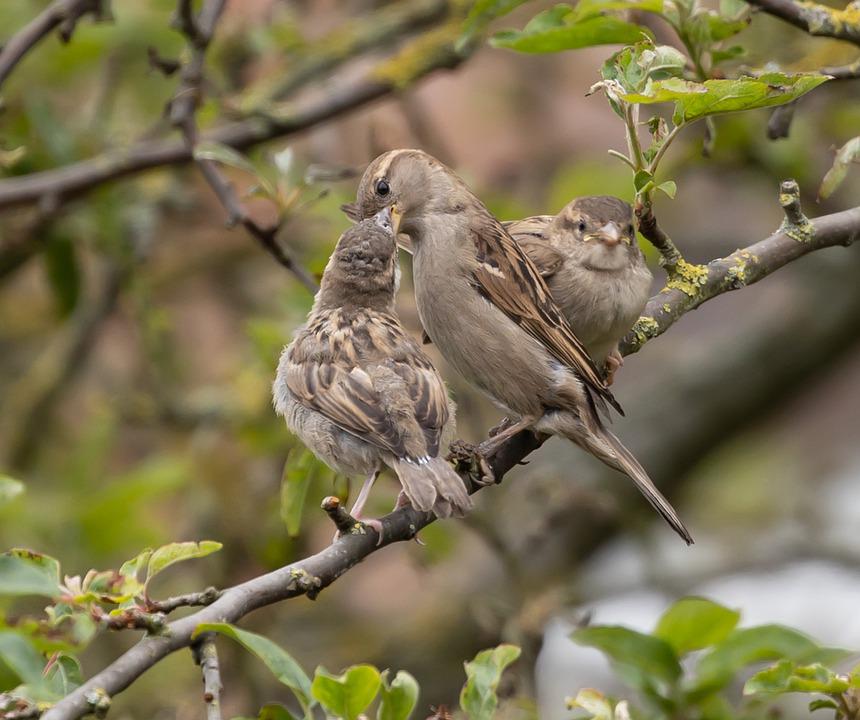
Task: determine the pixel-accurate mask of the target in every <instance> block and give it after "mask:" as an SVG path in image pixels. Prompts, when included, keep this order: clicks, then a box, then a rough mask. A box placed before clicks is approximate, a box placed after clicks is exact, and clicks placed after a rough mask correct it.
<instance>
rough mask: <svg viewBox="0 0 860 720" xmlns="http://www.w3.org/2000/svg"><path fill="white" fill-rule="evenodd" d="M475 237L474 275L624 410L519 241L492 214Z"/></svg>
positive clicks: (494, 299) (490, 296)
mask: <svg viewBox="0 0 860 720" xmlns="http://www.w3.org/2000/svg"><path fill="white" fill-rule="evenodd" d="M472 239H473V241H474V243H475V248H476V251H477V253H476V259H477V261H478V264H477V267H476V268H475V270H474V271H473V279H474V283H475V286H476V287H477V289H478V291H479V292H480V293H481V294H482V295H483V296H484V297H485V298H486V299H487V300H489V301H490V302H491V303H492V304H493V305H495V306H496V307H497V308H499V310H501V311H502V312H504V313H505V314H506V315H507V316H508V317H509V318H511V320H513V321H514V322H515V323H517V325H519V326H520V327H522V328H523V329H524V330H525V331H526V332H527V333H529V335H531V336H532V337H534V338H536V339H537V340H539V341H540V342H541V343H542V344H543V345H544V347H546V349H547V350H548V351H549V352H550V353H551V354H552V356H553V357H555V358H556V359H557V360H558V361H559V362H561V363H563V364H565V365H567V366H568V367H569V368H571V369H572V370H573V371H574V372H575V373H576V374H577V375H578V376H579V377H580V378H581V379H582V380H583V381H584V382H585V384H586V386H587V387H588V388H589V389H590V390H591V391H592V392H593V393H594V394H595V395H596V396H597V397H598V398H600V399H602V400H605V401H606V402H608V403H609V404H610V405H612V406H613V407H614V408H615V409H616V410H618V412H620V413H621V414H622V415H623V414H624V412H623V410H622V409H621V406H620V405H619V404H618V402H617V401H616V400H615V398H614V397H613V395H612V393H611V392H610V390H609V388H608V387H607V386H606V383H605V381H604V380H603V377H602V376H601V374H600V371H599V370H598V369H597V366H596V365H595V364H594V361H593V360H592V359H591V357H590V356H589V354H588V352H587V351H586V349H585V347H584V346H583V344H582V343H581V342H580V341H579V339H578V338H577V337H576V335H575V334H574V332H573V330H572V329H571V327H570V324H569V323H568V322H567V320H566V319H565V317H564V315H563V314H562V312H561V310H560V309H559V308H558V306H557V305H556V304H555V302H554V301H553V299H552V296H551V295H550V293H549V289H548V288H547V286H546V283H545V282H544V280H543V278H541V275H540V271H539V270H538V268H537V267H536V266H535V263H534V262H533V261H532V260H531V259H530V258H529V256H528V255H527V254H526V253H525V252H524V251H523V249H522V248H521V247H520V246H519V244H518V243H517V242H516V241H515V240H514V239H513V238H512V237H511V236H510V234H509V233H508V232H507V231H506V230H505V229H504V228H503V227H502V226H501V225H500V224H499V223H498V221H497V220H496V219H495V218H493V217H492V216H487V217H486V218H484V220H483V221H482V222H481V224H480V226H479V227H476V228H475V229H474V230H473V232H472Z"/></svg>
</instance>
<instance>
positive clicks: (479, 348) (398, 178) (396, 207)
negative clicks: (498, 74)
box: [356, 150, 692, 543]
mask: <svg viewBox="0 0 860 720" xmlns="http://www.w3.org/2000/svg"><path fill="white" fill-rule="evenodd" d="M356 203H357V204H356V207H357V209H358V211H359V213H360V216H361V217H365V218H366V217H371V216H373V215H374V214H376V213H377V212H379V211H380V209H381V208H385V207H389V206H390V207H392V209H393V212H394V214H395V216H399V218H400V225H399V228H400V232H403V233H406V234H407V235H408V236H409V237H410V240H411V243H412V246H413V277H414V285H415V299H416V304H417V308H418V315H419V317H420V318H421V322H422V324H423V326H424V328H425V329H426V330H427V332H428V334H429V335H430V337H431V338H433V342H434V343H435V344H436V346H437V347H438V348H439V351H440V352H441V353H442V355H443V356H445V358H446V359H447V360H448V362H450V363H451V365H452V366H453V367H454V368H455V369H456V370H457V371H458V372H460V373H461V374H462V375H463V376H464V377H465V378H466V379H467V380H469V381H470V382H471V383H472V384H474V385H476V386H477V387H478V388H479V389H481V390H482V391H484V392H485V393H486V394H487V395H489V396H490V398H492V399H493V400H494V401H495V402H496V403H497V404H498V405H500V406H501V407H503V408H504V409H505V410H507V411H508V412H510V413H513V414H515V415H517V416H518V420H517V421H516V422H515V423H514V424H512V425H511V426H509V427H508V428H507V429H505V430H504V431H502V432H500V433H499V434H498V435H496V436H495V437H493V438H492V439H490V440H489V441H487V442H486V443H485V444H484V446H483V447H484V452H485V454H487V455H489V454H491V453H492V452H493V451H494V450H496V449H497V448H498V447H499V446H500V445H501V444H502V443H504V442H505V441H506V440H507V439H508V438H509V437H511V436H512V435H514V434H515V433H517V432H519V431H520V430H523V429H525V428H531V429H533V430H535V431H537V432H541V433H549V434H557V435H562V436H564V437H566V438H568V439H570V440H572V441H573V442H575V443H576V444H577V445H579V446H580V447H582V448H584V449H585V450H587V451H588V452H590V453H591V454H592V455H594V456H595V457H597V458H598V459H600V460H602V461H603V462H604V463H606V464H607V465H609V466H610V467H612V468H614V469H616V470H619V471H621V472H623V473H625V474H627V475H628V476H629V477H630V478H631V479H632V480H633V481H634V482H635V483H636V486H637V487H638V488H639V490H640V491H641V492H642V493H643V494H644V495H645V497H646V498H647V499H648V501H649V502H650V503H651V504H652V505H653V506H654V508H655V509H656V510H657V511H658V512H659V513H660V514H661V515H662V516H663V517H664V518H665V519H666V520H667V521H668V522H669V524H670V525H671V526H672V527H673V528H674V529H675V531H676V532H677V533H678V534H679V535H680V536H681V537H682V538H684V540H685V541H686V542H688V543H690V542H692V538H691V537H690V534H689V532H688V531H687V529H686V528H685V527H684V524H683V523H682V522H681V520H680V518H679V517H678V515H677V513H676V512H675V510H674V508H673V507H672V506H671V505H670V504H669V502H668V501H667V500H666V499H665V498H664V497H663V496H662V495H661V494H660V492H659V490H657V488H656V487H655V486H654V483H653V482H652V481H651V479H650V478H649V477H648V474H647V473H646V472H645V470H644V469H643V468H642V466H641V465H640V464H639V462H638V461H637V460H636V459H635V458H634V457H633V455H632V454H631V453H630V451H629V450H627V449H626V448H625V447H624V446H623V445H622V444H621V441H620V440H618V438H617V437H615V435H613V434H612V433H611V432H610V431H609V430H608V429H607V428H606V427H605V426H604V425H603V422H602V421H601V419H600V416H599V415H598V411H600V410H602V411H604V412H608V408H607V404H609V405H612V406H613V407H615V408H616V409H617V410H619V411H620V410H621V408H620V406H619V405H618V403H617V402H616V400H615V398H614V397H613V396H612V393H611V392H610V390H609V389H608V387H607V385H606V383H605V381H604V379H603V377H602V376H601V374H600V372H599V370H598V369H597V367H596V366H595V364H594V362H593V361H592V359H591V358H590V357H589V355H588V353H587V351H586V350H585V348H584V347H583V345H582V343H581V342H580V341H579V340H578V339H577V337H576V335H575V334H574V332H573V330H571V327H570V324H569V323H568V322H567V320H566V319H565V317H564V314H563V313H562V311H561V310H560V309H559V307H558V305H556V303H555V302H554V301H553V299H552V296H551V295H550V292H549V289H548V288H547V285H546V283H545V282H544V280H543V278H542V277H541V275H540V272H539V270H538V269H537V267H536V266H535V264H534V263H533V262H532V261H531V260H530V259H529V257H528V255H526V253H525V252H524V251H523V250H522V248H521V247H520V246H519V245H518V244H517V242H516V241H515V240H514V239H513V238H512V237H511V236H510V234H509V233H508V232H507V231H506V230H505V229H504V228H503V227H502V225H501V224H500V223H499V221H498V220H497V219H496V218H495V217H493V215H492V214H491V213H490V212H489V210H487V208H486V207H485V206H484V204H483V203H482V202H481V201H480V200H479V199H478V198H477V197H476V196H475V195H474V194H473V193H472V192H471V191H470V190H469V188H468V187H467V186H466V184H465V183H464V182H463V181H462V180H461V179H460V178H459V177H458V176H457V175H456V174H455V173H454V172H453V171H452V170H451V169H450V168H448V167H446V166H445V165H443V164H442V163H441V162H439V161H438V160H436V159H435V158H433V157H431V156H430V155H427V154H426V153H424V152H422V151H420V150H393V151H391V152H387V153H385V154H383V155H380V156H379V157H378V158H376V159H375V160H374V161H373V162H372V163H371V164H370V165H369V166H368V168H367V170H366V171H365V173H364V175H363V176H362V179H361V182H360V184H359V188H358V193H357V198H356Z"/></svg>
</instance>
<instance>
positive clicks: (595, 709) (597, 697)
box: [567, 688, 613, 720]
mask: <svg viewBox="0 0 860 720" xmlns="http://www.w3.org/2000/svg"><path fill="white" fill-rule="evenodd" d="M567 707H568V709H570V710H575V709H576V708H582V709H583V710H585V712H587V713H588V714H589V716H590V717H592V718H594V720H613V712H612V704H611V703H610V702H609V700H608V699H607V698H606V696H605V695H604V694H603V693H601V692H599V691H597V690H592V689H591V688H586V689H585V690H580V691H579V692H578V693H577V694H576V697H575V698H572V699H568V701H567Z"/></svg>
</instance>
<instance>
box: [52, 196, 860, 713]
mask: <svg viewBox="0 0 860 720" xmlns="http://www.w3.org/2000/svg"><path fill="white" fill-rule="evenodd" d="M811 223H812V228H813V235H812V237H810V238H808V239H807V240H804V241H802V242H801V241H798V240H796V239H794V238H792V237H791V236H790V235H789V234H788V233H787V232H786V231H783V230H780V231H778V232H776V233H774V234H773V235H771V236H770V237H768V238H765V239H764V240H760V241H759V242H757V243H754V244H752V245H750V246H749V247H747V248H745V249H743V250H738V251H737V252H735V253H732V255H729V256H728V257H726V258H720V259H717V260H714V261H712V262H710V263H708V264H707V265H705V266H701V267H703V268H704V270H705V274H704V275H702V282H701V283H700V284H699V285H698V287H697V288H696V291H695V292H694V293H693V295H692V296H690V295H688V294H687V293H685V292H683V291H681V290H679V289H673V288H666V289H664V290H662V291H661V292H660V293H659V294H658V295H656V296H655V297H654V298H652V299H651V300H650V301H649V303H648V306H647V307H646V310H645V313H644V315H643V317H642V318H640V320H639V322H638V323H637V327H636V328H635V329H634V332H633V333H631V335H630V336H628V338H627V340H626V342H625V345H624V348H623V350H622V351H623V352H624V353H625V354H629V353H632V352H636V351H637V350H639V349H640V348H641V346H642V345H644V344H645V343H646V342H647V341H648V340H649V339H651V338H653V337H657V336H658V335H660V334H662V333H663V332H665V330H666V329H668V328H669V327H670V326H671V325H672V324H673V323H674V322H675V321H676V320H677V319H678V318H680V317H681V316H682V315H684V314H685V313H687V312H689V311H690V310H692V309H694V308H696V307H698V306H699V305H701V304H702V303H703V302H705V301H706V300H708V299H710V298H713V297H716V296H718V295H720V294H722V293H724V292H729V291H730V290H735V289H738V288H740V287H745V286H746V285H750V284H752V283H754V282H757V281H758V280H761V279H762V278H763V277H766V276H767V275H769V274H771V273H772V272H774V271H776V270H778V269H779V268H781V267H782V266H783V265H785V264H787V263H789V262H791V261H792V260H795V259H797V258H799V257H801V256H802V255H805V254H806V253H808V252H811V251H813V250H818V249H821V248H825V247H830V246H834V245H840V244H842V245H847V244H850V243H851V242H853V241H854V240H855V239H857V238H860V207H856V208H853V209H851V210H846V211H844V212H839V213H834V214H832V215H825V216H822V217H819V218H816V219H815V220H812V221H811ZM541 442H542V441H541V440H540V439H538V438H536V437H535V435H533V434H532V433H531V432H528V431H527V432H522V433H520V434H519V435H516V436H514V437H513V438H511V439H510V440H509V441H508V442H507V443H506V444H505V445H503V446H502V447H501V448H499V450H498V451H497V452H496V453H495V454H494V455H492V456H491V457H488V458H486V460H487V462H488V463H489V465H490V467H491V468H492V471H493V474H494V476H495V477H496V478H497V479H498V480H501V479H502V478H503V477H504V476H505V474H506V473H507V472H509V471H510V470H511V469H512V468H513V467H515V466H516V465H517V464H519V463H520V462H522V461H523V459H524V458H525V457H526V456H527V455H528V454H529V453H531V452H532V451H533V450H535V449H536V448H538V447H540V445H541ZM452 456H453V459H454V460H455V462H456V465H457V469H458V472H459V473H460V474H461V476H462V477H463V478H464V481H465V482H466V483H467V486H468V487H469V490H470V492H471V493H474V492H477V491H478V490H480V489H481V488H482V487H484V486H483V485H481V484H480V483H479V482H477V478H478V477H479V468H478V463H477V461H476V459H475V457H474V455H473V453H472V452H471V451H470V446H467V445H465V444H464V443H457V444H455V446H454V447H453V448H452ZM327 510H331V511H332V512H333V511H334V508H333V507H329V508H327ZM434 519H435V518H434V517H433V515H432V514H430V513H422V512H418V511H416V510H414V509H413V508H411V507H403V508H400V509H398V510H395V511H394V512H392V513H389V514H388V515H386V516H385V517H383V518H382V519H381V522H382V527H383V538H382V540H381V541H380V542H379V545H377V542H378V541H379V538H378V536H377V534H376V532H375V531H374V530H372V529H371V528H368V527H364V526H363V527H361V528H355V527H353V528H351V529H350V532H348V533H344V534H342V535H341V537H340V538H338V539H337V540H336V541H335V542H334V543H332V544H331V545H330V546H329V547H327V548H325V549H324V550H322V551H321V552H319V553H317V554H315V555H312V556H310V557H308V558H305V559H303V560H299V561H297V562H295V563H292V564H290V565H287V566H286V567H283V568H280V569H279V570H275V571H273V572H270V573H268V574H266V575H262V576H260V577H257V578H254V579H252V580H249V581H247V582H245V583H243V584H241V585H237V586H235V587H232V588H229V589H227V590H225V591H224V592H223V593H222V594H221V596H220V597H219V598H218V599H217V600H216V601H215V602H213V603H212V604H211V605H209V606H208V607H205V608H204V609H202V610H200V611H198V612H196V613H194V614H192V615H189V616H187V617H184V618H181V619H179V620H175V621H174V622H171V623H169V624H168V625H167V626H166V627H165V629H164V631H163V632H162V634H160V635H157V636H147V637H145V638H144V639H143V640H141V642H140V643H139V644H138V645H136V646H134V647H133V648H131V649H130V650H128V651H127V652H126V653H125V654H124V655H122V656H121V657H120V658H118V659H117V660H116V661H114V662H113V663H112V664H111V665H109V666H108V667H107V668H105V669H104V670H102V671H101V672H100V673H97V674H96V675H95V676H94V677H92V678H91V679H90V680H88V681H87V682H86V683H85V684H84V685H82V686H81V687H79V688H78V689H76V690H75V691H73V692H72V693H70V694H69V695H68V696H66V697H65V698H63V699H62V700H60V701H59V702H58V703H57V704H56V705H54V706H53V707H52V708H50V709H49V710H48V711H47V712H46V713H45V714H44V716H43V717H44V718H45V720H76V719H77V718H79V717H81V716H82V715H84V714H86V713H87V712H89V711H90V704H89V701H88V699H87V698H88V697H92V693H93V692H94V691H95V690H97V689H101V690H103V692H104V693H107V695H108V696H112V695H115V694H117V693H119V692H121V691H122V690H124V689H125V688H127V687H128V686H129V685H131V683H133V682H134V681H135V679H136V678H138V677H139V676H140V675H141V674H143V673H144V672H146V670H148V669H149V668H150V667H152V666H153V665H155V664H156V663H157V662H159V661H160V660H161V659H162V658H164V657H165V656H167V655H169V654H170V653H172V652H174V651H176V650H178V649H180V648H183V647H188V646H190V645H191V643H192V634H193V633H194V629H195V628H196V627H197V625H199V624H201V623H205V622H230V623H235V622H237V621H238V620H239V619H241V618H242V617H244V616H245V615H247V614H248V613H250V612H252V611H253V610H256V609H258V608H261V607H263V606H266V605H271V604H272V603H276V602H279V601H281V600H286V599H289V598H293V597H297V596H300V595H307V596H308V597H310V598H311V599H313V598H315V597H316V596H317V595H318V594H319V593H320V592H321V591H322V590H323V589H324V588H326V587H328V586H329V585H330V584H331V583H333V582H334V581H335V580H337V579H338V578H339V577H340V576H341V575H343V574H344V573H345V572H347V571H348V570H349V569H350V568H352V567H354V566H355V565H357V564H358V563H359V562H361V561H362V560H364V559H365V558H366V557H367V556H369V555H370V554H372V553H374V552H376V551H378V550H379V549H381V548H383V547H386V546H387V545H391V544H393V543H395V542H401V541H404V540H409V539H411V538H413V537H414V536H415V535H416V533H418V532H419V531H420V530H421V529H422V528H424V527H426V526H427V525H428V524H430V523H431V522H433V521H434Z"/></svg>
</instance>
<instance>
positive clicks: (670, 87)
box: [622, 73, 828, 125]
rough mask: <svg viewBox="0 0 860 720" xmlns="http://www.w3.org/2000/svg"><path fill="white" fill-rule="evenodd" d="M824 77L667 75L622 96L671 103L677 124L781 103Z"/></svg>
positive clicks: (629, 99)
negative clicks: (692, 78) (702, 79)
mask: <svg viewBox="0 0 860 720" xmlns="http://www.w3.org/2000/svg"><path fill="white" fill-rule="evenodd" d="M827 80H828V78H827V77H825V76H823V75H818V74H813V73H809V74H804V73H800V74H797V75H785V74H782V73H767V74H764V75H761V76H759V77H757V78H749V77H742V78H737V79H736V80H706V81H705V82H703V83H696V82H692V81H690V80H682V79H681V78H668V79H666V80H653V81H652V80H649V82H648V83H647V84H646V86H645V88H644V90H642V92H639V93H635V92H634V93H627V94H625V95H623V96H622V97H623V99H624V100H626V101H627V102H632V103H644V104H650V103H663V102H674V103H675V112H674V115H673V121H674V122H675V124H676V125H680V124H682V123H689V122H693V121H694V120H699V119H700V118H703V117H707V116H709V115H717V114H719V113H727V112H738V111H741V110H754V109H756V108H763V107H773V106H775V105H783V104H785V103H787V102H791V101H792V100H796V99H797V98H799V97H800V96H801V95H804V94H805V93H808V92H809V91H810V90H812V89H813V88H816V87H818V86H819V85H821V83H823V82H826V81H827Z"/></svg>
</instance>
